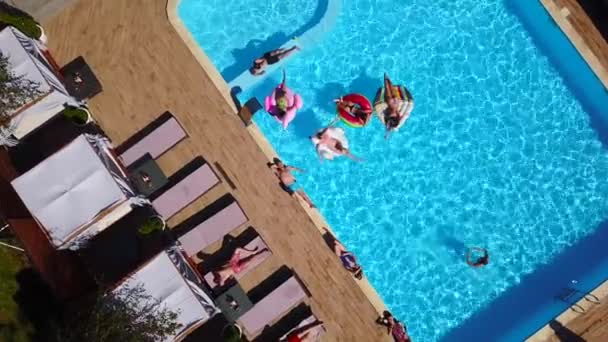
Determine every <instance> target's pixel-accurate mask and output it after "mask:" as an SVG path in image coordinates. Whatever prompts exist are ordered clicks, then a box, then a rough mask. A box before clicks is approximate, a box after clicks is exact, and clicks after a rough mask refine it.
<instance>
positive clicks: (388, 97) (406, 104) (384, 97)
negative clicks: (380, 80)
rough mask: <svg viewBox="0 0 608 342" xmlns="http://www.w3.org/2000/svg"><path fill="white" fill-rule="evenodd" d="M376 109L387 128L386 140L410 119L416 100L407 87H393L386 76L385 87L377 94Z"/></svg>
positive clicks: (385, 75)
mask: <svg viewBox="0 0 608 342" xmlns="http://www.w3.org/2000/svg"><path fill="white" fill-rule="evenodd" d="M374 108H375V110H376V112H377V114H378V117H379V118H380V121H382V123H384V125H385V127H386V133H385V135H384V138H385V139H388V137H389V135H390V134H391V133H392V132H394V131H396V130H398V129H399V127H401V125H403V124H404V123H405V121H406V120H407V119H408V118H409V117H410V113H411V112H412V110H413V109H414V99H413V98H412V95H411V94H410V93H409V91H408V90H407V89H406V88H405V87H403V86H395V85H393V83H392V82H391V80H390V79H389V78H388V75H387V74H384V85H383V87H382V88H380V89H379V91H378V93H377V94H376V99H375V100H374Z"/></svg>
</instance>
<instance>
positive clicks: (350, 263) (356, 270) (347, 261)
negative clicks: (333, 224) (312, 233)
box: [323, 227, 363, 279]
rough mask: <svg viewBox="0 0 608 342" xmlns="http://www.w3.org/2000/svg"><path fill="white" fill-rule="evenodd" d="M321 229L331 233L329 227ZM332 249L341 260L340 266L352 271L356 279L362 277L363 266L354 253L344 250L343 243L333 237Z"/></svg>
mask: <svg viewBox="0 0 608 342" xmlns="http://www.w3.org/2000/svg"><path fill="white" fill-rule="evenodd" d="M323 230H324V231H325V233H326V234H329V235H332V234H331V232H330V231H329V229H327V228H325V227H323ZM332 236H333V235H332ZM333 250H334V253H335V254H336V255H337V256H338V258H340V261H342V266H344V268H345V269H346V270H347V271H349V272H350V273H352V275H353V276H354V277H355V278H357V279H361V278H363V268H362V267H361V265H359V263H358V262H357V258H355V255H354V254H353V253H351V252H349V251H348V250H346V247H344V245H343V244H342V243H340V241H338V239H336V238H335V237H334V238H333Z"/></svg>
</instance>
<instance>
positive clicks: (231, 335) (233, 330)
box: [223, 325, 242, 342]
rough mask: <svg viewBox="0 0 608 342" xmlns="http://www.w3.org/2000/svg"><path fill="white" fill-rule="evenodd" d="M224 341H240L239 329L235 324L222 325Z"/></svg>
mask: <svg viewBox="0 0 608 342" xmlns="http://www.w3.org/2000/svg"><path fill="white" fill-rule="evenodd" d="M223 335H224V342H241V341H242V340H241V331H240V330H239V328H237V327H236V326H235V325H228V326H226V327H224V331H223Z"/></svg>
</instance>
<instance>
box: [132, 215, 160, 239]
mask: <svg viewBox="0 0 608 342" xmlns="http://www.w3.org/2000/svg"><path fill="white" fill-rule="evenodd" d="M165 227H166V223H165V220H163V218H162V217H160V216H158V215H156V216H151V217H148V218H147V219H146V220H145V221H144V222H143V223H142V224H141V226H139V228H138V229H137V231H138V232H139V234H141V235H149V234H152V233H154V232H156V231H160V230H163V229H165Z"/></svg>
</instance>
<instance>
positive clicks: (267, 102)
mask: <svg viewBox="0 0 608 342" xmlns="http://www.w3.org/2000/svg"><path fill="white" fill-rule="evenodd" d="M277 91H279V92H283V93H284V95H283V96H284V98H285V99H286V100H287V103H286V104H283V108H280V106H279V105H278V104H277ZM303 105H304V102H303V101H302V97H301V96H300V95H298V94H296V93H294V92H293V91H292V90H291V89H289V88H288V87H287V85H286V84H285V72H284V71H283V82H282V83H281V84H279V85H278V86H277V87H276V88H274V90H273V91H272V94H270V95H269V96H266V98H265V99H264V109H266V111H267V112H268V113H270V114H271V115H272V116H273V117H274V118H275V119H276V120H277V121H278V122H280V123H281V124H282V125H283V128H284V129H287V126H289V123H290V122H291V121H292V120H293V119H294V118H295V117H296V113H297V111H298V109H300V108H302V106H303Z"/></svg>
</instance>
